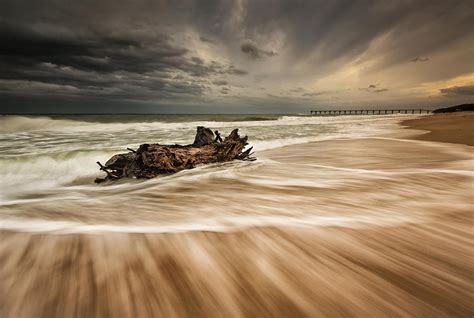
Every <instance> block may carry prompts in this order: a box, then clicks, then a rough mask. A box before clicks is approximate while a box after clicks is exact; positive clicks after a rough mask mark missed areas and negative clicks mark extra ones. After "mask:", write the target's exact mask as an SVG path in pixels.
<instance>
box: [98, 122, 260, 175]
mask: <svg viewBox="0 0 474 318" xmlns="http://www.w3.org/2000/svg"><path fill="white" fill-rule="evenodd" d="M246 145H248V143H247V136H245V137H240V136H239V134H238V129H234V130H232V132H231V133H230V135H229V136H227V137H226V138H225V139H224V140H223V141H222V142H221V143H218V142H214V133H213V132H212V130H211V129H209V128H206V127H202V126H199V127H198V128H197V132H196V137H195V138H194V142H193V143H192V144H190V145H185V146H183V145H160V144H143V145H140V147H138V149H137V150H133V149H130V148H127V149H128V150H130V152H128V153H122V154H117V155H114V156H113V157H112V158H110V159H109V160H108V161H107V162H106V163H105V165H103V164H101V163H100V162H97V164H98V165H99V167H100V170H102V171H104V172H105V173H106V174H107V176H106V177H105V178H97V179H95V182H96V183H101V182H104V181H107V180H117V179H120V178H141V179H150V178H154V177H156V176H158V175H161V174H170V173H175V172H178V171H181V170H184V169H192V168H194V167H196V166H198V165H202V164H209V163H217V162H226V161H232V160H244V161H253V160H255V159H256V158H253V157H251V156H252V154H253V152H252V147H250V148H249V149H247V150H245V151H244V148H245V146H246Z"/></svg>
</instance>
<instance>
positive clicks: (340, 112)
mask: <svg viewBox="0 0 474 318" xmlns="http://www.w3.org/2000/svg"><path fill="white" fill-rule="evenodd" d="M430 112H431V111H430V110H428V109H420V108H418V109H414V108H413V109H346V110H312V111H310V113H311V115H316V116H331V115H389V114H429V113H430Z"/></svg>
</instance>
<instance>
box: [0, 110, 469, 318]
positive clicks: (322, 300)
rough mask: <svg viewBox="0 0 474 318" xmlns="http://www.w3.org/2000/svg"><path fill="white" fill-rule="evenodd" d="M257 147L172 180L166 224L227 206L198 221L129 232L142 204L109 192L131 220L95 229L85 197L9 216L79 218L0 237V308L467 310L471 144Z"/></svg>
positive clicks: (199, 312)
mask: <svg viewBox="0 0 474 318" xmlns="http://www.w3.org/2000/svg"><path fill="white" fill-rule="evenodd" d="M469 116H470V118H471V119H470V120H472V118H473V117H472V115H469ZM431 117H433V118H431ZM443 118H447V117H443ZM450 118H451V123H452V121H456V120H457V119H456V118H457V117H456V116H452V117H450ZM426 119H427V120H437V119H436V118H435V116H430V117H427V118H426ZM421 120H424V119H421ZM439 123H440V124H439V125H438V126H437V127H441V126H442V125H445V124H446V123H444V122H442V121H440V122H439ZM411 125H413V126H412V127H411V128H412V129H416V128H417V126H416V124H414V123H412V124H411ZM462 127H464V128H462ZM462 127H461V128H462V129H465V127H467V126H462ZM421 129H423V128H421ZM458 134H461V135H462V132H460V133H458ZM418 136H421V134H420V132H418V133H417V134H416V136H415V137H414V138H419V137H418ZM460 138H462V137H460ZM443 141H444V140H443ZM258 156H259V159H260V160H261V161H262V162H263V163H264V164H262V165H260V166H258V165H257V166H255V168H252V169H250V168H249V169H244V170H243V171H239V172H238V174H239V175H238V176H239V177H240V178H237V179H236V178H229V176H227V175H223V176H221V175H217V176H211V177H206V178H204V179H199V180H198V181H193V182H188V183H186V184H185V185H183V184H180V186H179V187H178V188H173V189H171V190H169V193H180V194H181V197H180V198H181V199H180V200H181V201H179V202H180V207H179V208H177V207H176V208H175V209H176V210H173V209H171V212H173V214H174V215H175V221H176V224H178V223H181V222H182V220H181V219H179V215H182V214H183V211H185V212H186V211H189V214H190V215H193V216H195V215H204V212H205V211H208V210H216V211H217V212H216V213H219V209H220V210H222V211H223V212H222V213H223V214H224V215H225V217H224V216H223V217H222V218H221V219H219V218H216V219H218V220H219V224H205V225H206V226H207V227H206V226H204V225H203V226H202V227H201V228H195V229H183V228H179V227H175V228H176V229H177V230H175V231H165V230H162V229H157V228H156V227H153V226H152V225H149V226H148V225H146V224H148V223H146V224H141V226H142V227H141V229H142V230H137V228H133V229H134V230H132V228H131V227H130V222H131V220H133V218H136V219H137V220H146V219H147V217H150V213H149V212H147V213H145V212H143V211H140V209H138V208H137V209H135V210H134V209H133V208H132V203H129V204H130V205H127V202H121V201H118V202H119V203H120V204H117V205H116V207H115V208H116V209H117V211H116V215H123V214H124V213H122V212H123V211H127V214H125V215H128V217H127V216H120V218H122V221H121V223H120V222H118V221H117V218H115V222H118V223H114V224H109V225H113V227H109V228H107V229H106V230H100V228H94V227H93V225H94V224H98V223H101V222H103V221H104V220H105V219H104V216H103V215H94V213H91V212H90V211H88V209H87V206H81V211H82V213H81V211H75V210H74V209H73V208H72V207H71V210H70V211H68V213H63V214H60V213H59V212H55V210H54V208H55V206H52V209H49V210H48V209H44V208H43V207H42V206H35V205H34V204H35V203H34V201H33V202H32V203H30V205H31V206H28V205H26V206H25V208H24V209H23V210H22V212H18V211H17V212H16V213H17V214H16V216H20V217H23V218H25V219H28V218H30V217H31V218H32V217H33V216H34V213H37V211H38V210H39V211H41V212H42V213H43V217H44V219H45V220H46V221H47V220H55V221H57V222H64V223H68V222H79V221H80V222H82V223H84V224H85V225H89V227H84V229H85V228H87V229H88V231H78V230H76V231H74V230H71V229H70V228H64V229H62V230H57V229H56V230H54V231H48V230H42V231H24V230H21V229H20V227H18V229H16V230H15V229H14V227H10V228H9V229H7V228H4V229H3V230H2V231H1V232H0V235H1V240H0V282H1V283H0V284H1V288H0V316H1V317H156V316H162V317H185V316H189V317H196V316H202V317H222V316H235V317H239V316H246V317H255V316H259V317H260V316H266V317H269V316H286V317H304V316H331V317H334V316H358V317H367V316H376V317H383V316H423V317H469V316H472V314H473V313H474V305H473V302H472V297H473V295H474V290H473V286H474V284H473V283H474V281H473V277H474V276H473V274H474V270H473V266H472V264H473V263H474V255H473V253H472V242H473V239H474V237H473V236H474V235H473V233H472V203H473V202H472V184H473V183H472V182H473V171H472V147H470V146H468V145H462V144H451V143H440V142H427V141H420V140H412V139H399V138H394V137H390V136H383V137H364V138H357V139H350V138H346V139H339V140H328V141H320V142H314V143H307V144H301V145H293V146H287V147H283V148H278V149H274V150H268V151H265V152H261V153H259V154H258ZM163 191H165V190H163ZM145 194H146V195H142V196H141V197H142V200H144V201H143V202H144V207H145V203H147V202H148V203H149V202H158V201H146V200H158V199H157V198H158V196H159V202H160V207H171V204H172V203H173V202H176V200H177V197H174V196H169V197H167V196H166V195H163V193H156V194H153V193H149V192H146V193H145ZM230 194H232V195H230ZM154 196H156V197H154ZM202 198H207V199H206V200H203V199H202ZM103 200H104V205H105V204H108V203H107V202H106V198H105V197H104V199H103ZM122 203H123V204H122ZM150 204H151V203H150ZM152 206H154V205H152ZM89 208H90V209H92V207H89ZM14 209H15V207H14V206H13V207H12V210H14ZM121 209H123V211H121ZM46 210H47V211H46ZM224 211H225V213H224ZM119 212H120V213H119ZM4 213H5V215H6V216H8V213H9V210H5V212H4ZM104 213H105V212H104ZM108 213H111V214H109V216H110V215H112V216H114V215H115V214H113V212H108ZM173 214H170V216H168V218H172V215H173ZM269 215H271V217H270V216H269ZM120 218H118V219H120ZM110 220H111V221H112V218H111V219H110ZM150 221H151V220H150ZM196 222H197V221H196ZM197 223H198V222H197ZM170 228H172V226H170ZM127 229H128V230H127Z"/></svg>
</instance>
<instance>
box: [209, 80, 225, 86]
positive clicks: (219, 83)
mask: <svg viewBox="0 0 474 318" xmlns="http://www.w3.org/2000/svg"><path fill="white" fill-rule="evenodd" d="M212 84H214V85H217V86H224V85H227V84H229V83H228V82H227V81H225V80H216V81H213V82H212Z"/></svg>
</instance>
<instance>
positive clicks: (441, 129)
mask: <svg viewBox="0 0 474 318" xmlns="http://www.w3.org/2000/svg"><path fill="white" fill-rule="evenodd" d="M402 124H403V125H406V126H408V127H410V128H412V129H420V130H426V131H427V133H426V134H422V135H419V136H416V137H414V138H415V139H418V140H429V141H441V142H451V143H458V144H465V145H470V146H474V129H472V127H474V112H460V113H445V114H433V115H431V116H427V117H422V118H418V119H411V120H406V121H404V122H402Z"/></svg>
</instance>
